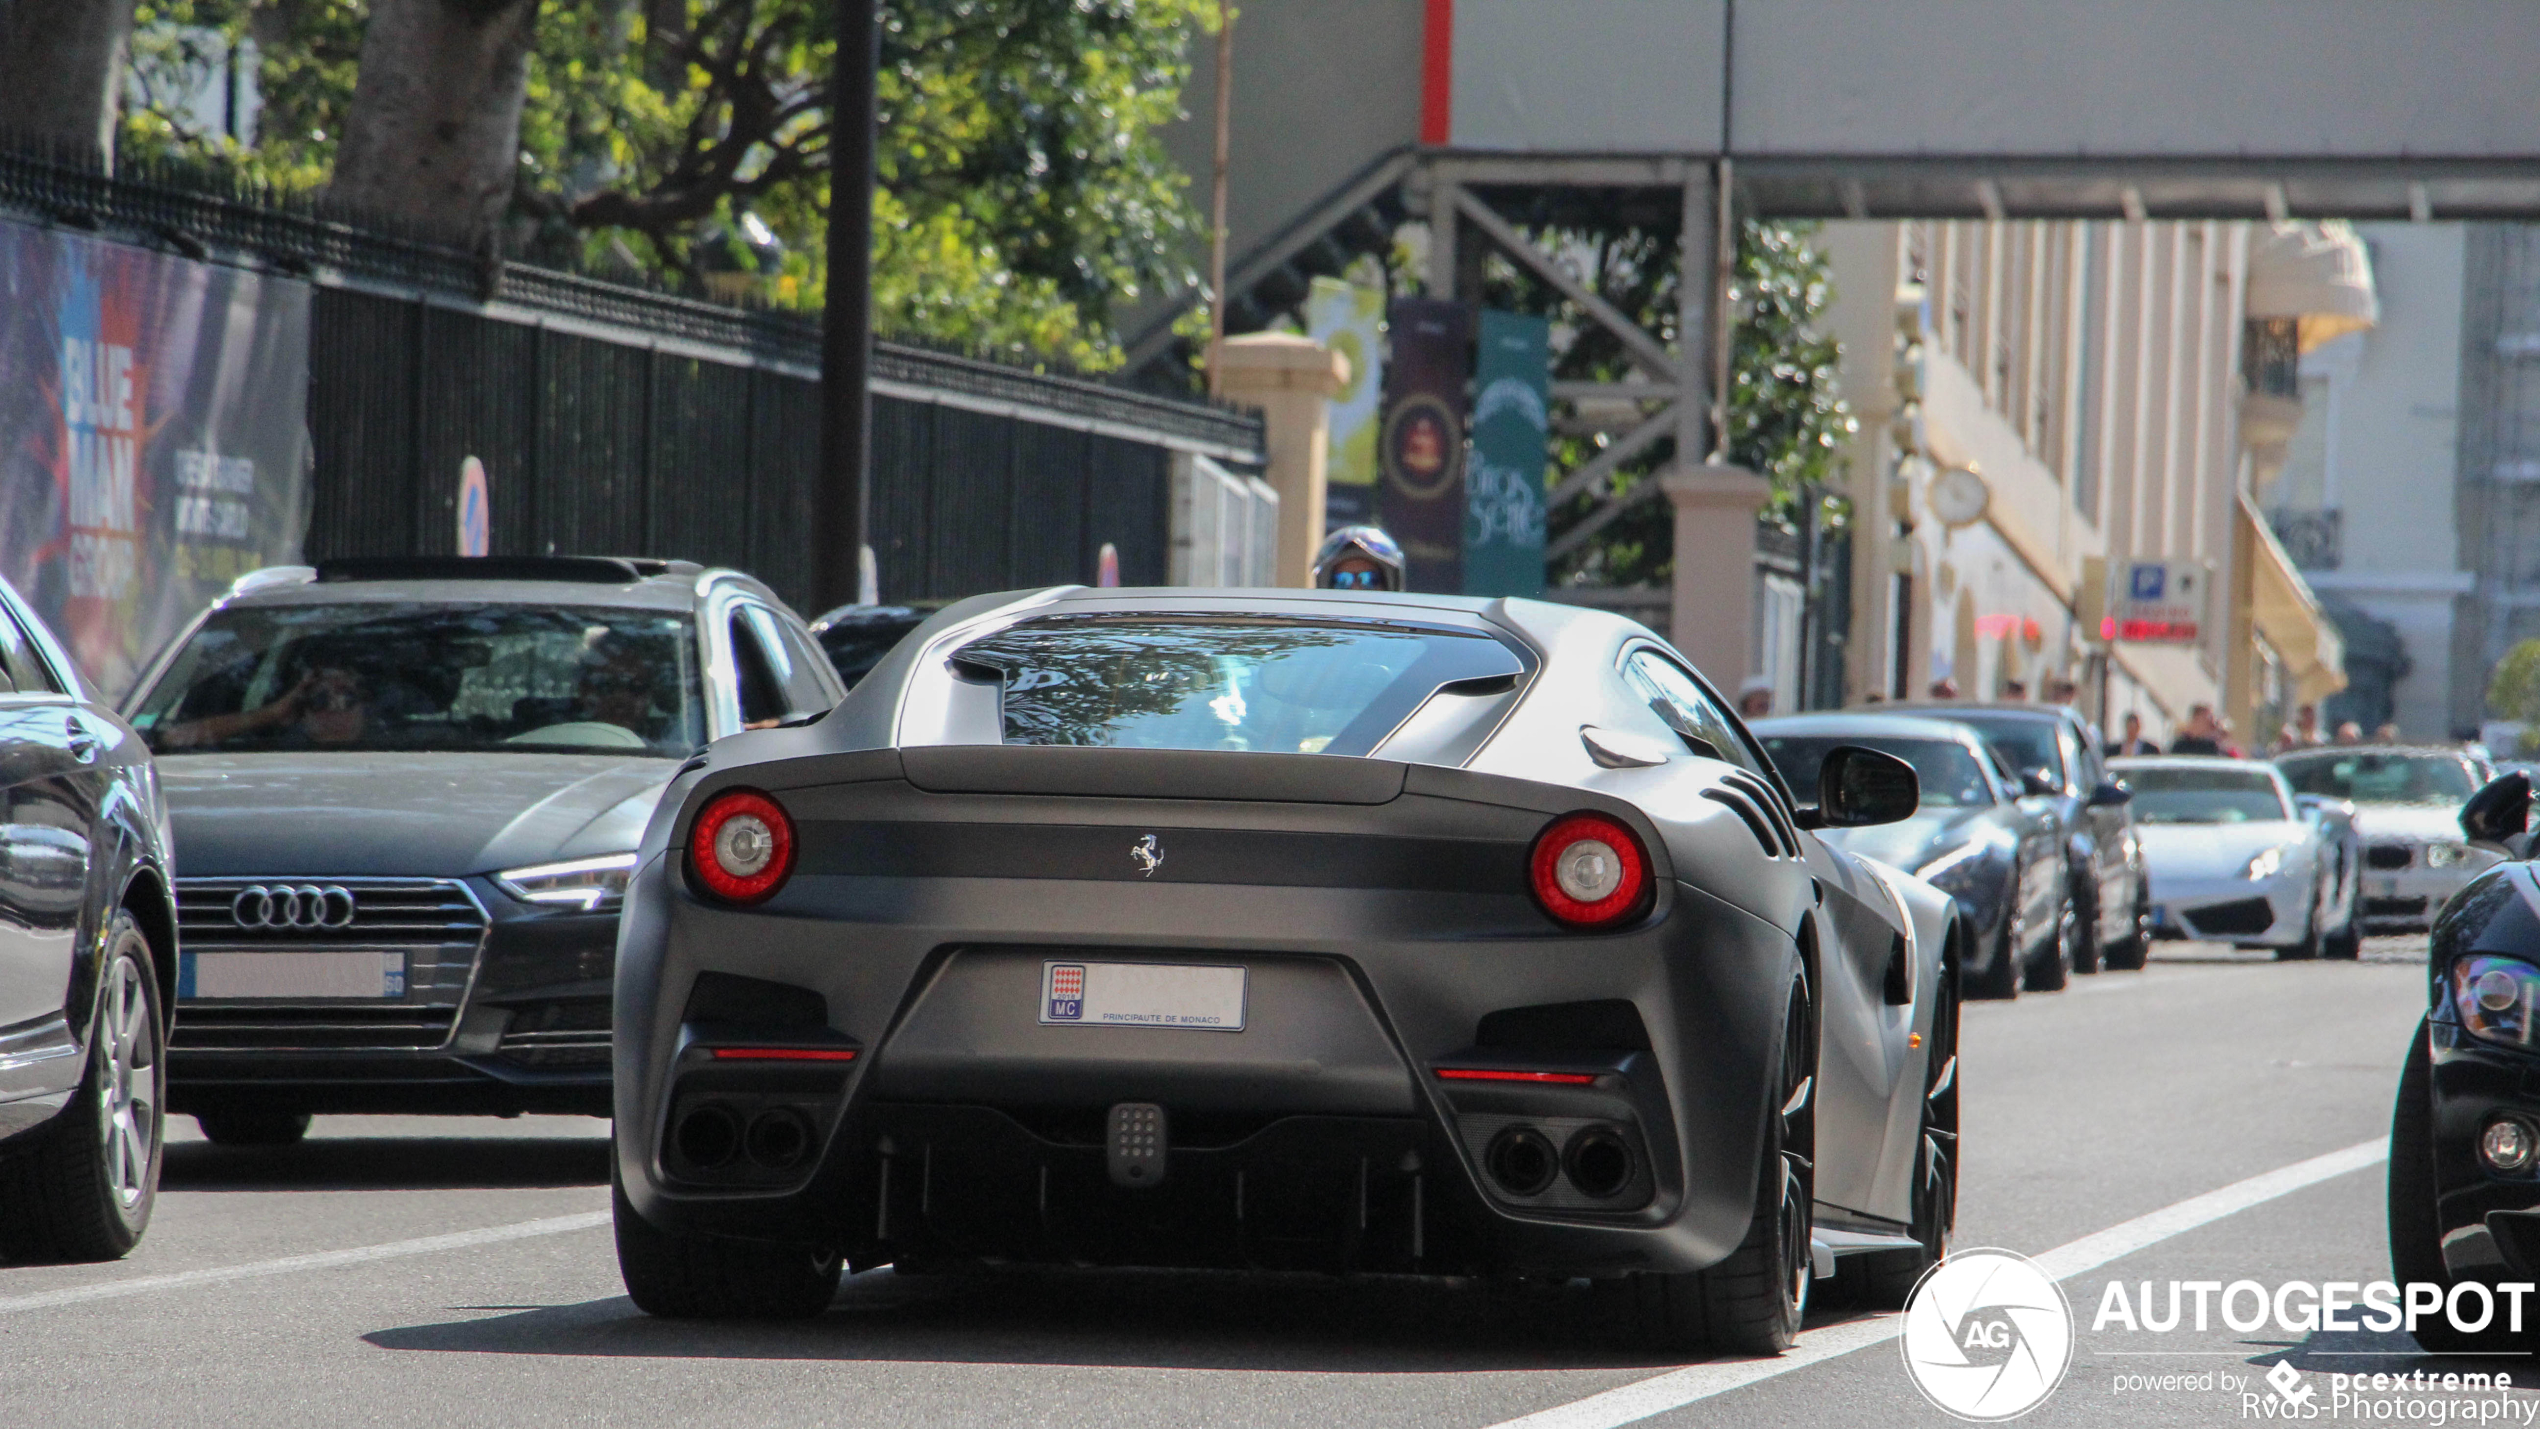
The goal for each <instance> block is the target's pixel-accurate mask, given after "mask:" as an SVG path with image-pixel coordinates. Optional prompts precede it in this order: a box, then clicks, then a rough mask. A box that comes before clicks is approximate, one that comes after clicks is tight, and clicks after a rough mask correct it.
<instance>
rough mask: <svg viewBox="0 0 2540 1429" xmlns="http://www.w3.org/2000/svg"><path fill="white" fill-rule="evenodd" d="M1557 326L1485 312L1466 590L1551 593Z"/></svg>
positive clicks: (1476, 383)
mask: <svg viewBox="0 0 2540 1429" xmlns="http://www.w3.org/2000/svg"><path fill="white" fill-rule="evenodd" d="M1551 346H1552V325H1551V324H1550V323H1549V322H1547V321H1545V320H1544V319H1542V318H1536V317H1527V316H1525V315H1524V314H1521V313H1500V312H1484V313H1483V314H1482V326H1481V341H1480V344H1479V351H1478V352H1477V353H1476V355H1475V359H1474V370H1473V391H1474V398H1473V454H1472V458H1471V460H1470V462H1469V464H1468V466H1467V469H1466V471H1465V475H1464V593H1465V594H1466V595H1522V596H1535V595H1541V594H1543V518H1544V510H1543V492H1544V486H1543V477H1544V462H1545V447H1546V444H1547V443H1548V442H1549V441H1550V439H1551V436H1552V424H1551V419H1550V417H1549V415H1548V414H1547V410H1546V408H1547V404H1548V403H1549V401H1550V398H1551V383H1550V363H1551Z"/></svg>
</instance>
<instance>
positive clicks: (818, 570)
mask: <svg viewBox="0 0 2540 1429" xmlns="http://www.w3.org/2000/svg"><path fill="white" fill-rule="evenodd" d="M880 62H881V54H880V16H879V14H878V13H877V0H838V63H837V72H836V74H835V75H834V76H833V77H832V78H831V81H830V101H829V124H830V130H829V154H830V163H829V265H828V266H829V278H828V293H827V298H826V301H825V303H824V304H823V307H822V312H821V344H820V482H819V493H820V494H819V511H818V517H817V531H818V543H817V546H816V547H815V549H814V551H813V562H812V588H813V591H814V592H815V595H814V606H813V608H814V609H816V610H827V609H829V608H830V607H832V606H838V605H845V604H847V603H848V602H850V601H858V600H870V599H872V598H873V596H874V592H873V590H872V589H871V588H870V586H869V583H868V582H867V580H866V579H865V572H864V553H865V551H866V549H867V548H868V547H869V546H870V544H871V539H872V538H871V534H870V532H869V531H868V530H867V529H866V522H867V516H868V513H869V512H870V510H871V501H870V499H869V496H868V491H869V488H870V485H871V483H870V480H869V473H870V469H871V465H872V436H871V433H872V425H873V400H872V395H871V384H870V382H869V381H868V378H869V377H870V375H871V372H870V369H871V366H872V361H873V143H874V133H873V131H874V97H875V95H874V90H875V86H874V72H875V70H876V68H877V67H878V66H879V64H880Z"/></svg>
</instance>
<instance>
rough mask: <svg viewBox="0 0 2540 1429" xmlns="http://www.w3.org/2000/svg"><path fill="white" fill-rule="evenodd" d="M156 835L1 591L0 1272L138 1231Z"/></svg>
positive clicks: (162, 828) (166, 942) (162, 1072)
mask: <svg viewBox="0 0 2540 1429" xmlns="http://www.w3.org/2000/svg"><path fill="white" fill-rule="evenodd" d="M166 822H167V820H166V809H165V807H164V806H163V805H162V803H161V802H160V798H159V786H158V783H157V780H156V778H155V776H154V775H153V773H152V770H151V763H150V751H149V750H148V749H147V748H145V747H144V746H143V745H142V743H141V741H140V740H138V739H136V738H134V737H133V733H132V730H131V728H130V727H129V726H127V725H126V724H125V723H124V722H123V721H122V720H120V719H118V718H116V717H115V714H114V712H113V711H112V710H109V709H107V708H106V707H105V704H104V703H103V701H101V700H100V699H99V698H98V696H97V693H96V691H94V690H92V689H91V688H89V686H88V682H87V681H86V680H85V679H84V678H83V677H82V676H81V674H80V672H79V670H78V668H77V667H76V666H74V665H73V664H72V663H71V661H70V659H69V657H68V656H67V655H65V654H64V653H63V650H62V648H61V646H60V645H59V644H57V643H56V642H55V641H54V640H53V638H52V636H51V634H50V633H49V632H48V631H46V630H45V628H44V624H43V622H41V621H39V620H37V619H36V618H35V615H34V612H32V611H30V610H29V609H28V608H27V607H26V605H25V604H24V603H22V602H21V601H19V599H18V597H17V593H16V592H15V591H12V590H11V589H10V588H9V586H8V583H7V582H6V581H0V1259H5V1260H9V1261H18V1262H24V1261H64V1260H112V1259H115V1258H118V1257H120V1256H122V1255H123V1254H125V1253H126V1252H127V1251H130V1250H131V1249H132V1248H133V1246H135V1245H136V1244H138V1243H139V1242H140V1240H141V1235H142V1232H143V1231H145V1230H147V1229H148V1228H149V1224H150V1209H151V1206H152V1204H153V1203H154V1202H155V1201H156V1199H157V1196H158V1187H159V1128H160V1123H161V1121H162V1119H163V1108H164V1106H165V1103H166V1097H165V1095H164V1092H165V1088H166V1077H167V1064H166V1058H165V1057H164V1055H163V1052H164V1049H165V1048H166V1046H167V1035H168V1011H169V1008H170V1007H171V1006H172V1005H173V1004H174V1002H175V997H174V993H175V991H176V988H175V982H174V979H175V976H176V956H177V948H176V909H175V908H174V907H173V906H172V905H171V904H170V902H169V899H168V888H169V883H168V880H169V874H168V840H167V831H166Z"/></svg>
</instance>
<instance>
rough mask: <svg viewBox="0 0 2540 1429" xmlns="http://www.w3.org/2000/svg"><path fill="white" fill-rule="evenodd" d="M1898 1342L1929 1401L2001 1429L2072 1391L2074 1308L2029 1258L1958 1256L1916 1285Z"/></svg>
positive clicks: (1986, 1252) (1981, 1253)
mask: <svg viewBox="0 0 2540 1429" xmlns="http://www.w3.org/2000/svg"><path fill="white" fill-rule="evenodd" d="M1898 1343H1899V1344H1900V1345H1901V1346H1902V1347H1903V1349H1904V1354H1905V1373H1906V1375H1907V1377H1908V1378H1910V1379H1912V1380H1913V1381H1914V1387H1915V1388H1916V1389H1919V1390H1921V1391H1922V1393H1923V1397H1924V1398H1925V1399H1928V1400H1930V1401H1931V1402H1932V1404H1933V1405H1934V1406H1935V1407H1937V1408H1938V1409H1940V1410H1941V1411H1942V1412H1943V1413H1945V1414H1950V1415H1954V1416H1956V1417H1957V1418H1960V1419H1966V1420H1971V1421H1974V1422H1977V1423H1998V1422H2000V1421H2002V1420H2006V1419H2017V1418H2019V1417H2020V1416H2021V1415H2023V1414H2026V1413H2028V1412H2029V1411H2030V1410H2032V1409H2035V1408H2036V1407H2037V1406H2038V1405H2040V1404H2043V1403H2045V1402H2046V1396H2048V1395H2050V1394H2052V1393H2054V1392H2055V1386H2056V1385H2058V1384H2060V1383H2062V1382H2063V1378H2064V1371H2065V1370H2067V1369H2069V1368H2071V1367H2072V1361H2073V1309H2072V1306H2071V1305H2070V1304H2069V1303H2067V1302H2066V1301H2065V1299H2064V1292H2063V1290H2062V1289H2061V1288H2059V1287H2058V1286H2057V1285H2056V1284H2055V1280H2054V1277H2052V1276H2050V1275H2048V1274H2047V1273H2046V1272H2045V1271H2042V1270H2040V1269H2038V1268H2037V1265H2036V1263H2035V1262H2033V1261H2031V1260H2030V1259H2029V1258H2028V1257H2027V1256H2024V1255H2020V1254H2018V1253H2017V1252H2014V1251H2008V1250H1994V1249H1983V1250H1962V1251H1956V1252H1953V1253H1952V1254H1951V1255H1950V1257H1949V1258H1948V1259H1947V1260H1945V1261H1943V1262H1941V1263H1940V1264H1938V1265H1935V1266H1933V1267H1932V1268H1931V1269H1930V1270H1928V1271H1926V1272H1924V1274H1923V1278H1922V1279H1921V1281H1919V1282H1918V1283H1916V1285H1915V1286H1914V1293H1913V1295H1912V1296H1911V1297H1909V1298H1908V1299H1907V1300H1906V1302H1905V1333H1904V1335H1903V1336H1902V1337H1901V1338H1900V1339H1899V1340H1898Z"/></svg>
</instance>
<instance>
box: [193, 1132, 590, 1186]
mask: <svg viewBox="0 0 2540 1429" xmlns="http://www.w3.org/2000/svg"><path fill="white" fill-rule="evenodd" d="M608 1183H609V1143H608V1142H607V1141H606V1140H605V1139H603V1138H598V1137H571V1138H565V1137H558V1138H553V1139H548V1138H539V1137H487V1138H484V1139H481V1140H460V1139H454V1138H447V1137H427V1136H418V1137H385V1136H382V1137H368V1136H362V1137H324V1138H312V1139H310V1140H308V1141H303V1142H300V1143H298V1144H297V1145H293V1146H214V1145H212V1144H210V1143H209V1142H202V1141H184V1142H170V1143H168V1146H167V1148H166V1155H165V1159H164V1160H163V1161H162V1162H161V1165H160V1171H159V1189H161V1190H162V1191H410V1190H511V1189H533V1188H539V1187H549V1186H605V1185H607V1184H608Z"/></svg>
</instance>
